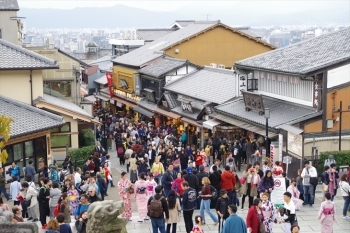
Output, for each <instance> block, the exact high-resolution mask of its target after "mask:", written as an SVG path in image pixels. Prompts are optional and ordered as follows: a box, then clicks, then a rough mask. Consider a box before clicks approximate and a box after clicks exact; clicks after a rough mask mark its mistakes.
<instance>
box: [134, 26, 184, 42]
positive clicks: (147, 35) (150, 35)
mask: <svg viewBox="0 0 350 233" xmlns="http://www.w3.org/2000/svg"><path fill="white" fill-rule="evenodd" d="M176 30H178V29H176V28H148V29H147V28H143V29H137V30H136V34H137V35H138V36H139V38H140V40H145V41H154V40H156V39H158V38H160V37H162V36H165V35H167V34H169V33H171V32H174V31H176Z"/></svg>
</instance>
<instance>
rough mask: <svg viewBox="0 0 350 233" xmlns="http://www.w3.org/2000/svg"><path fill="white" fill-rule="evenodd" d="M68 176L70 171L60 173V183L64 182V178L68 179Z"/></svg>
mask: <svg viewBox="0 0 350 233" xmlns="http://www.w3.org/2000/svg"><path fill="white" fill-rule="evenodd" d="M67 174H68V171H66V172H64V173H63V171H61V173H60V182H61V183H63V182H64V178H65V177H66V175H67Z"/></svg>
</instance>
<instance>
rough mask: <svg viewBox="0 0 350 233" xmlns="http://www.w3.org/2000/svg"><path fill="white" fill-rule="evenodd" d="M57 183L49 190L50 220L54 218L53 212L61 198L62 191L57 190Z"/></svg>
mask: <svg viewBox="0 0 350 233" xmlns="http://www.w3.org/2000/svg"><path fill="white" fill-rule="evenodd" d="M58 186H59V185H58V183H56V182H55V183H53V184H52V189H50V218H55V215H54V213H53V212H54V210H55V208H56V205H57V204H58V200H59V199H60V198H61V196H62V191H61V190H60V189H59V188H58Z"/></svg>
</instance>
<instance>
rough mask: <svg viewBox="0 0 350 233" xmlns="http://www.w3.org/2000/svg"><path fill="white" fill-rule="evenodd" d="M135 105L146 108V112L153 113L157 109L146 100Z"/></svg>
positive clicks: (156, 106) (155, 105)
mask: <svg viewBox="0 0 350 233" xmlns="http://www.w3.org/2000/svg"><path fill="white" fill-rule="evenodd" d="M137 105H139V106H141V107H143V108H146V109H148V110H151V111H154V110H155V109H157V108H158V105H157V104H155V103H152V102H149V101H148V100H147V99H146V98H143V99H141V100H140V101H139V102H138V103H137Z"/></svg>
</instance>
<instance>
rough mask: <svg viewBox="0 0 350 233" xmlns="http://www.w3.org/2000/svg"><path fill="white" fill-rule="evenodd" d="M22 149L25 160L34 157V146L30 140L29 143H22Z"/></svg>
mask: <svg viewBox="0 0 350 233" xmlns="http://www.w3.org/2000/svg"><path fill="white" fill-rule="evenodd" d="M21 145H22V144H21ZM24 148H25V157H26V158H29V157H32V156H33V155H34V146H33V141H32V140H31V141H26V142H25V143H24ZM22 151H23V150H22Z"/></svg>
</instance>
